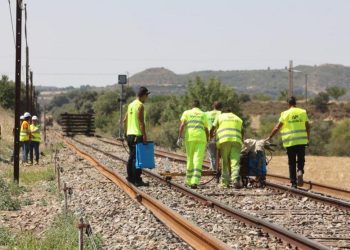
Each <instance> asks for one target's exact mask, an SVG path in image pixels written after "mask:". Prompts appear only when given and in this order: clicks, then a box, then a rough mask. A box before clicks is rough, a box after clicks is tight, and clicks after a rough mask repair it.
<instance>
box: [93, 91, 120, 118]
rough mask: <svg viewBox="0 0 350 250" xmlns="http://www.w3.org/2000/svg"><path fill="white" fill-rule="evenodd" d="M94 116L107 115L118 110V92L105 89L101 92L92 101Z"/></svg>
mask: <svg viewBox="0 0 350 250" xmlns="http://www.w3.org/2000/svg"><path fill="white" fill-rule="evenodd" d="M94 110H95V113H96V116H98V115H108V114H111V113H112V112H113V111H117V110H119V92H117V91H107V92H103V93H101V94H100V95H99V96H98V97H97V99H96V102H94Z"/></svg>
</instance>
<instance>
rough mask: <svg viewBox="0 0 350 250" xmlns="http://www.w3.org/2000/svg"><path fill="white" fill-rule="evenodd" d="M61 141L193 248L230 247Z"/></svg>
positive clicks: (114, 172)
mask: <svg viewBox="0 0 350 250" xmlns="http://www.w3.org/2000/svg"><path fill="white" fill-rule="evenodd" d="M63 141H64V142H65V143H66V144H67V145H68V146H69V148H70V149H72V150H73V151H75V152H76V153H77V154H78V155H80V156H82V157H83V158H85V159H86V160H87V161H89V162H90V163H91V164H92V165H93V166H94V167H95V168H96V169H97V170H98V171H99V172H100V173H101V174H103V175H104V176H105V177H107V178H108V179H110V180H111V181H113V182H114V183H115V184H117V185H118V186H119V187H120V188H121V189H122V190H123V191H124V192H126V193H127V194H128V195H129V196H130V197H131V198H132V199H134V200H136V201H138V202H139V203H141V204H142V205H143V206H145V207H146V208H148V209H149V210H150V211H151V212H152V213H153V214H154V215H155V216H156V217H157V218H158V219H159V220H160V221H162V222H163V223H164V224H165V225H166V226H167V227H168V228H170V229H171V230H172V231H173V232H174V233H175V234H177V235H178V236H179V237H180V238H181V239H183V240H184V241H185V242H187V243H188V244H189V245H190V246H191V247H193V248H194V249H230V248H229V247H228V246H227V245H226V244H225V243H223V242H222V241H220V240H218V239H217V238H215V237H213V236H212V235H210V234H209V233H207V232H205V231H204V230H202V229H201V228H199V227H198V226H196V225H195V224H193V223H192V222H190V221H188V220H186V219H185V218H184V217H182V216H181V215H179V214H178V213H176V212H174V211H173V210H171V209H170V208H168V207H166V206H165V205H164V204H162V203H161V202H159V201H157V200H156V199H154V198H152V197H151V196H149V195H148V194H146V193H145V192H143V191H141V190H140V189H138V188H136V187H135V186H133V185H131V184H129V183H128V182H127V181H126V179H125V178H124V177H123V176H121V175H120V174H119V173H117V172H116V171H114V170H112V169H110V168H108V167H106V166H104V165H102V164H101V163H99V162H98V161H97V160H96V159H94V158H93V157H92V156H90V155H89V154H88V153H86V152H84V151H82V150H81V149H79V148H77V147H76V146H75V145H74V144H73V143H71V142H69V141H67V140H65V139H63Z"/></svg>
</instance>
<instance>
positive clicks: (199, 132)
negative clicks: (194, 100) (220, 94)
mask: <svg viewBox="0 0 350 250" xmlns="http://www.w3.org/2000/svg"><path fill="white" fill-rule="evenodd" d="M181 122H184V123H185V125H186V132H185V140H186V141H198V142H207V135H206V133H205V128H208V120H207V116H206V115H205V113H204V112H203V111H202V110H200V109H199V108H193V109H190V110H186V111H185V112H184V113H183V114H182V116H181Z"/></svg>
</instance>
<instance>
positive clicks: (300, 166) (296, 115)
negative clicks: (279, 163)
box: [267, 96, 310, 188]
mask: <svg viewBox="0 0 350 250" xmlns="http://www.w3.org/2000/svg"><path fill="white" fill-rule="evenodd" d="M296 104H297V101H296V98H295V97H294V96H292V97H290V98H288V105H289V109H288V110H286V111H284V112H282V113H281V116H280V118H279V122H278V124H277V125H276V126H275V127H274V128H273V130H272V132H271V134H270V136H269V137H268V138H267V140H271V138H272V137H273V136H274V135H275V134H276V133H277V132H278V131H279V130H281V136H282V143H283V146H284V147H285V148H286V149H287V154H288V165H289V178H290V182H291V184H292V187H294V188H296V187H297V185H298V186H302V185H303V183H304V180H303V174H304V165H305V147H306V145H308V143H309V141H310V125H309V119H308V116H307V113H306V110H305V109H301V108H297V107H296ZM296 167H297V169H296ZM297 170H298V172H297ZM296 172H297V173H296Z"/></svg>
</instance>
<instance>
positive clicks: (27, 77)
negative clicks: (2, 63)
mask: <svg viewBox="0 0 350 250" xmlns="http://www.w3.org/2000/svg"><path fill="white" fill-rule="evenodd" d="M24 21H25V22H24V33H25V39H26V109H25V111H26V112H27V111H29V109H30V100H29V47H28V38H27V4H24Z"/></svg>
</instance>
